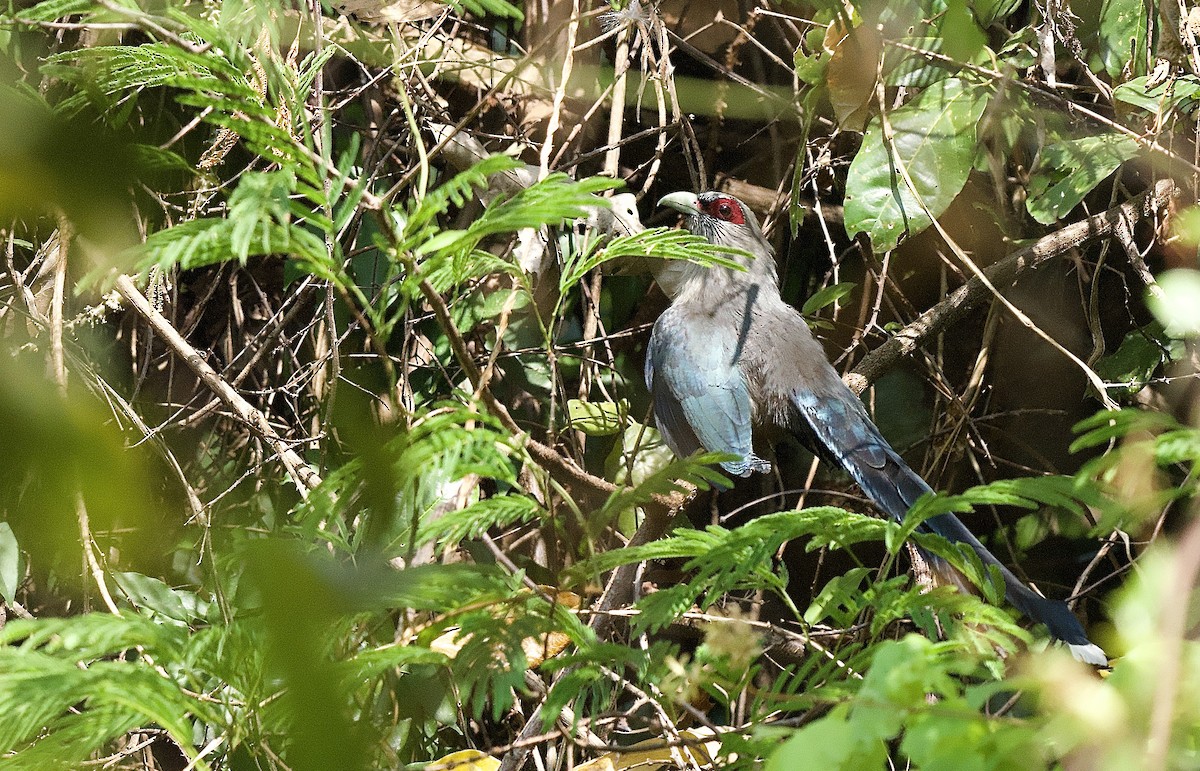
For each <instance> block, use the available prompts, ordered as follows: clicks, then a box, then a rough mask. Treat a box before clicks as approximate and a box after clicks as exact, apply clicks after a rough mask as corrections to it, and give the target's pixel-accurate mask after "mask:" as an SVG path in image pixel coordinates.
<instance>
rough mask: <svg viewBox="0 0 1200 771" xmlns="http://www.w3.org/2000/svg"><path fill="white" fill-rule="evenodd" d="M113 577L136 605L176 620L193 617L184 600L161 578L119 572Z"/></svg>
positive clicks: (186, 619) (187, 619)
mask: <svg viewBox="0 0 1200 771" xmlns="http://www.w3.org/2000/svg"><path fill="white" fill-rule="evenodd" d="M113 577H114V578H115V579H116V580H117V585H118V586H120V587H121V591H123V592H125V596H126V597H128V598H129V601H130V602H132V603H133V604H134V606H136V607H139V608H147V609H149V610H152V611H154V612H155V613H158V614H160V615H163V616H166V617H167V618H171V619H175V620H176V621H189V620H191V619H192V618H193V614H191V613H189V612H188V609H187V607H186V606H185V605H184V603H183V600H182V599H180V597H179V596H178V595H177V594H176V593H175V591H174V590H173V589H171V587H169V586H167V585H166V584H165V583H163V582H162V581H160V580H159V579H157V578H152V577H150V576H144V575H142V574H141V573H117V574H115V575H114V576H113Z"/></svg>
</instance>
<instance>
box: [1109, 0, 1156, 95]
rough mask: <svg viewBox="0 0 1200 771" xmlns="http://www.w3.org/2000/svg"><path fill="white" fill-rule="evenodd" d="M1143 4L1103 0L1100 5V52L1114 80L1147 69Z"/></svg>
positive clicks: (1144, 8)
mask: <svg viewBox="0 0 1200 771" xmlns="http://www.w3.org/2000/svg"><path fill="white" fill-rule="evenodd" d="M1146 8H1147V6H1146V4H1145V3H1144V2H1142V0H1104V3H1103V4H1102V5H1101V7H1100V30H1099V33H1100V34H1099V40H1098V43H1099V46H1098V47H1099V55H1100V60H1101V61H1102V62H1103V66H1104V71H1105V72H1107V73H1108V75H1109V76H1110V77H1111V78H1113V80H1123V79H1125V77H1127V76H1128V75H1130V74H1133V75H1139V74H1141V73H1144V72H1145V71H1146V54H1145V51H1146V26H1147V25H1146ZM1163 34H1168V33H1167V32H1166V30H1163ZM1131 56H1132V57H1134V58H1133V59H1132V60H1131V59H1130V57H1131ZM1127 69H1128V70H1129V72H1126V70H1127Z"/></svg>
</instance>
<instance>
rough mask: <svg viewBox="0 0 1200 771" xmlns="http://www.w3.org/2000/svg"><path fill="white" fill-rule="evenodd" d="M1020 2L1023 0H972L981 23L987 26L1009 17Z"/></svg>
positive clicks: (976, 16)
mask: <svg viewBox="0 0 1200 771" xmlns="http://www.w3.org/2000/svg"><path fill="white" fill-rule="evenodd" d="M1020 4H1021V0H972V2H971V3H970V6H971V9H972V10H973V11H974V12H975V18H976V19H977V20H978V21H979V25H980V26H982V27H984V28H987V27H990V26H992V24H993V23H995V22H997V21H1003V20H1004V19H1007V18H1008V17H1009V15H1010V14H1012V12H1013V11H1015V10H1016V9H1017V6H1019V5H1020Z"/></svg>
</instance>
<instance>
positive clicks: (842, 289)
mask: <svg viewBox="0 0 1200 771" xmlns="http://www.w3.org/2000/svg"><path fill="white" fill-rule="evenodd" d="M855 286H857V285H856V284H854V283H853V282H850V281H843V282H842V283H840V284H834V285H833V286H827V287H825V288H824V289H822V290H820V291H819V292H816V293H815V294H813V296H812V297H809V298H808V299H807V300H805V301H804V307H803V308H801V309H800V312H801V313H803V314H804V315H805V316H808V315H811V314H813V313H816V312H817V311H819V310H821V309H822V308H824V307H825V306H826V305H832V304H833V303H835V302H837V301H838V300H840V299H842V298H843V297H845V296H846V295H848V294H850V293H851V292H853V291H854V287H855Z"/></svg>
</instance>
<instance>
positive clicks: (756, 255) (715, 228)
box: [655, 191, 776, 299]
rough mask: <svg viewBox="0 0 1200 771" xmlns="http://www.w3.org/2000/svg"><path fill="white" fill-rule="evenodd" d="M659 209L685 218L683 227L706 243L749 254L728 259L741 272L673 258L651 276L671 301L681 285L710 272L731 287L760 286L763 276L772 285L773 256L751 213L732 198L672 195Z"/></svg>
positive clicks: (713, 194)
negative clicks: (742, 266)
mask: <svg viewBox="0 0 1200 771" xmlns="http://www.w3.org/2000/svg"><path fill="white" fill-rule="evenodd" d="M659 205H660V207H667V208H670V209H674V210H676V211H678V213H680V214H683V215H684V216H685V217H686V220H685V221H684V226H685V227H686V228H688V229H689V231H691V232H692V233H695V234H696V235H702V237H704V238H706V239H707V240H708V241H709V243H710V244H718V245H721V246H733V247H736V249H742V250H745V251H746V252H749V253H750V257H746V256H744V255H739V256H732V259H734V261H736V262H739V263H742V264H743V265H745V268H746V270H745V273H740V271H733V270H721V269H720V268H713V269H707V268H702V267H700V265H696V264H692V263H689V262H680V261H676V259H671V261H666V262H665V264H664V265H662V267H661V268H660V269H659V270H658V273H656V274H655V279H656V280H658V282H659V286H661V287H662V289H664V292H666V293H667V297H670V298H671V299H674V298H676V297H678V295H679V293H680V292H682V291H683V287H684V286H685V285H694V283H695V281H694V280H697V279H698V280H701V281H703V280H704V279H708V277H712V274H713V273H714V271H716V273H718V274H720V275H722V276H724V279H722V280H726V281H732V282H733V283H734V285H740V283H750V282H754V283H762V279H764V277H766V279H767V282H766V283H767V285H768V286H775V282H776V274H775V257H774V252H773V250H772V249H770V244H768V243H767V240H766V239H763V237H762V231H761V229H760V228H758V220H757V219H756V217H755V216H754V211H751V210H750V208H749V207H746V205H745V204H744V203H742V202H740V201H738V199H737V198H734V197H733V196H730V195H726V193H722V192H715V191H709V192H703V193H700V195H698V196H697V195H695V193H690V192H683V191H680V192H673V193H671V195H668V196H664V197H662V198H661V199H660V201H659Z"/></svg>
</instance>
